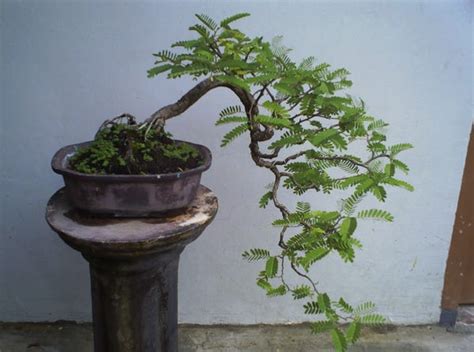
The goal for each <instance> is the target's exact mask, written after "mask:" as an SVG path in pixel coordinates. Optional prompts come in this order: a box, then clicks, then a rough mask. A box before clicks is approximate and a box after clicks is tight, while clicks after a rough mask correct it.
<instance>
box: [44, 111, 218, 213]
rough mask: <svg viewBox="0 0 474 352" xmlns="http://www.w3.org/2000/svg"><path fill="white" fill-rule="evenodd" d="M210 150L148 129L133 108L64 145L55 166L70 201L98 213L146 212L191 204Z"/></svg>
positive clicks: (159, 131) (161, 211)
mask: <svg viewBox="0 0 474 352" xmlns="http://www.w3.org/2000/svg"><path fill="white" fill-rule="evenodd" d="M210 164H211V153H210V151H209V150H208V149H207V148H206V147H204V146H202V145H197V144H193V143H189V142H183V141H178V140H174V139H172V138H171V135H170V134H169V133H167V132H165V131H164V129H163V128H161V129H153V130H148V131H147V130H146V129H144V128H143V127H142V125H139V124H137V123H136V122H135V118H134V117H133V116H132V115H130V114H123V115H120V116H118V117H116V118H114V119H112V120H107V121H106V122H104V123H103V124H102V126H101V127H100V128H99V131H98V132H97V134H96V136H95V138H94V140H93V141H90V142H86V143H81V144H76V145H70V146H67V147H64V148H62V149H60V150H59V151H58V152H57V153H56V155H55V156H54V157H53V161H52V167H53V169H54V171H55V172H57V173H59V174H62V175H63V177H64V182H65V185H66V192H67V194H68V197H69V199H70V201H71V202H72V203H73V204H74V206H75V207H76V208H78V209H80V210H83V211H86V212H89V213H93V214H96V215H108V216H110V215H112V216H119V217H135V216H139V217H144V216H160V215H164V214H168V213H169V212H170V211H176V210H179V209H181V208H185V207H186V206H188V205H189V204H190V203H191V202H192V200H193V199H194V198H195V196H196V192H197V189H198V187H199V184H200V177H201V173H202V172H204V171H206V170H207V169H208V168H209V167H210Z"/></svg>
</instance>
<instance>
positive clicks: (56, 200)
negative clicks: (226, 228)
mask: <svg viewBox="0 0 474 352" xmlns="http://www.w3.org/2000/svg"><path fill="white" fill-rule="evenodd" d="M217 208H218V203H217V197H216V196H215V195H214V193H213V192H212V191H211V190H210V189H209V188H207V187H205V186H202V185H201V186H200V187H199V190H198V192H197V196H196V198H195V199H194V201H193V202H192V203H191V205H190V206H189V207H188V208H186V209H183V210H181V211H179V212H176V213H172V214H166V215H163V216H162V217H152V218H150V217H148V218H113V217H103V216H94V215H90V214H85V213H83V212H80V211H78V210H76V209H74V208H73V207H72V205H71V203H70V202H69V201H68V199H67V197H66V193H65V190H64V188H62V189H60V190H59V191H57V192H56V193H55V194H54V195H53V196H52V197H51V199H50V200H49V202H48V206H47V209H46V221H47V222H48V224H49V225H50V226H51V228H52V229H53V230H54V231H56V232H57V233H58V234H59V235H60V236H61V238H62V239H63V240H64V241H66V242H67V243H68V244H69V245H70V246H72V247H74V248H75V249H77V250H80V251H81V252H90V253H96V254H100V252H104V254H107V253H108V254H120V253H123V254H132V255H133V252H143V251H145V252H146V251H154V250H160V249H164V248H167V247H172V246H174V245H178V244H179V243H182V244H183V245H185V244H186V243H187V242H190V241H192V240H193V239H194V238H195V237H197V236H198V235H199V234H200V233H201V232H202V231H203V230H204V228H205V227H206V226H207V225H208V224H209V223H210V222H211V221H212V220H213V219H214V216H215V215H216V213H217ZM137 254H139V253H137Z"/></svg>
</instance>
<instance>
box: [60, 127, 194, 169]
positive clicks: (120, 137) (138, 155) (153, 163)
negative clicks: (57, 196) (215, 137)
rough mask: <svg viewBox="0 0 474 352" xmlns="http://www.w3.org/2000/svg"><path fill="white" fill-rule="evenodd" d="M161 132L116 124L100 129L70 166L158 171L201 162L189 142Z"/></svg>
mask: <svg viewBox="0 0 474 352" xmlns="http://www.w3.org/2000/svg"><path fill="white" fill-rule="evenodd" d="M169 137H170V135H169V134H167V133H165V132H164V131H161V132H157V131H151V132H150V133H149V134H148V135H145V130H144V129H140V128H138V125H131V124H124V123H116V124H112V125H111V126H107V127H105V128H103V129H101V130H100V131H99V132H98V133H97V135H96V138H95V139H94V141H92V142H91V144H90V145H88V146H86V147H83V148H80V149H79V150H77V152H76V153H75V154H74V155H73V156H72V157H71V158H70V159H69V166H70V167H71V169H73V170H76V171H78V172H82V173H86V174H101V175H103V174H159V173H168V172H178V171H184V170H186V169H187V168H191V167H196V166H198V165H199V164H200V163H202V157H201V156H200V154H199V151H198V150H197V149H196V148H195V147H193V146H192V145H190V144H187V143H176V142H174V141H173V140H172V139H170V138H169Z"/></svg>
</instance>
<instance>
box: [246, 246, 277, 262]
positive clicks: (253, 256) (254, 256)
mask: <svg viewBox="0 0 474 352" xmlns="http://www.w3.org/2000/svg"><path fill="white" fill-rule="evenodd" d="M242 257H243V258H244V259H246V260H248V261H249V262H253V261H255V260H261V259H267V258H268V257H270V251H269V250H267V249H261V248H252V249H250V250H248V251H245V252H244V253H242Z"/></svg>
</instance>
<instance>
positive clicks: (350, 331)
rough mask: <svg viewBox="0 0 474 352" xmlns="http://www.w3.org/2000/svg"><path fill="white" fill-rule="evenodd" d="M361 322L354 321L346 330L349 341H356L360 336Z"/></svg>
mask: <svg viewBox="0 0 474 352" xmlns="http://www.w3.org/2000/svg"><path fill="white" fill-rule="evenodd" d="M360 330H361V324H360V323H359V322H358V321H353V322H352V323H351V324H350V325H349V327H348V328H347V331H346V338H347V341H349V342H351V343H355V342H356V341H357V340H358V339H359V337H360Z"/></svg>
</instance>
